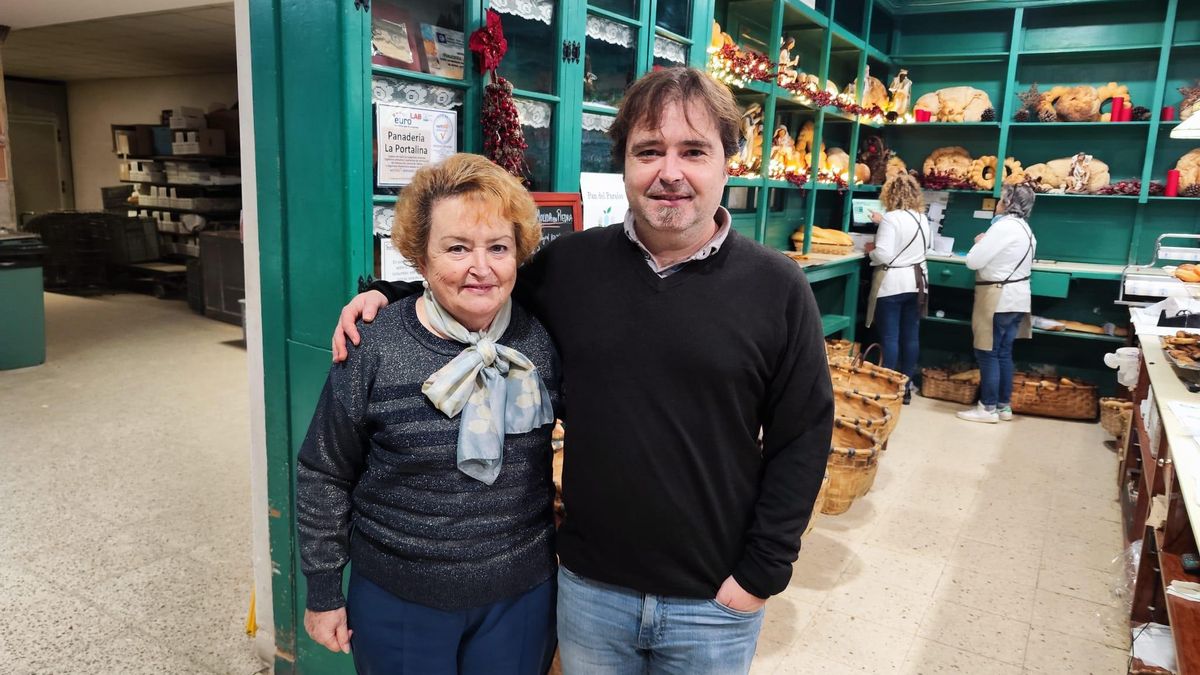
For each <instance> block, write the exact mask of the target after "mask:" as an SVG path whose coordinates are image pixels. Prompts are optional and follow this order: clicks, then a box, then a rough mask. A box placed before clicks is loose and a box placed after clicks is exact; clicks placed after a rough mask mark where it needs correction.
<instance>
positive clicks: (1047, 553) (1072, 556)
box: [1043, 532, 1124, 571]
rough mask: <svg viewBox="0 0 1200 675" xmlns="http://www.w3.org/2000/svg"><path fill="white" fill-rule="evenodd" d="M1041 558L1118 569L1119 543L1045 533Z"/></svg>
mask: <svg viewBox="0 0 1200 675" xmlns="http://www.w3.org/2000/svg"><path fill="white" fill-rule="evenodd" d="M1043 552H1044V553H1043V556H1044V557H1043V560H1045V561H1053V562H1060V563H1066V564H1068V565H1075V566H1077V567H1088V568H1091V569H1094V570H1101V571H1108V570H1115V569H1120V565H1121V562H1120V561H1121V559H1122V558H1123V556H1124V554H1123V553H1122V552H1121V546H1120V544H1119V543H1113V542H1110V541H1107V540H1106V541H1102V542H1100V541H1092V540H1089V539H1084V538H1081V537H1077V536H1071V535H1061V534H1058V533H1050V532H1047V533H1046V538H1045V548H1044V549H1043Z"/></svg>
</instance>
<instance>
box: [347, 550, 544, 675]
mask: <svg viewBox="0 0 1200 675" xmlns="http://www.w3.org/2000/svg"><path fill="white" fill-rule="evenodd" d="M554 586H555V580H554V579H553V578H550V579H547V580H546V581H544V582H542V583H541V584H539V585H537V586H535V587H533V588H532V589H530V590H528V591H526V592H524V593H522V594H521V595H518V596H516V597H512V598H507V599H505V600H500V601H498V602H493V603H492V604H490V605H483V606H481V607H472V608H470V609H464V610H457V611H446V610H440V609H433V608H432V607H426V606H425V605H419V604H417V603H415V602H408V601H405V600H402V599H400V598H398V597H396V596H395V595H393V594H391V593H389V592H388V591H387V590H385V589H383V588H381V587H379V586H378V585H376V584H375V583H373V582H372V581H371V580H369V579H367V578H366V577H364V576H362V575H361V574H355V573H354V570H353V569H351V571H350V592H349V593H348V594H347V597H346V613H347V619H348V623H349V627H350V630H352V631H354V635H353V636H352V637H351V638H350V654H351V656H353V657H354V669H355V670H356V671H357V672H358V673H359V675H405V674H408V673H412V674H413V675H427V674H432V675H459V674H460V673H461V674H467V673H479V674H480V675H483V674H484V673H487V674H491V673H505V674H506V675H543V673H545V672H546V671H547V670H548V669H549V668H550V660H551V659H552V658H553V657H554Z"/></svg>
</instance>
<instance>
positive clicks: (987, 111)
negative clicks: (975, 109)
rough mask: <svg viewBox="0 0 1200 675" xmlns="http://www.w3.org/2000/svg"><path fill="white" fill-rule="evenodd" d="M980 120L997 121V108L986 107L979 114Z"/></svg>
mask: <svg viewBox="0 0 1200 675" xmlns="http://www.w3.org/2000/svg"><path fill="white" fill-rule="evenodd" d="M979 121H981V122H995V121H996V109H995V108H984V110H983V113H982V114H981V115H980V116H979Z"/></svg>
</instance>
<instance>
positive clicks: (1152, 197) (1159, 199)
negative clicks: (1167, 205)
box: [1146, 195, 1200, 202]
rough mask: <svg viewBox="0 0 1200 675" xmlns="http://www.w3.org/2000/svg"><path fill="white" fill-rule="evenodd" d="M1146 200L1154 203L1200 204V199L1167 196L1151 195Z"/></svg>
mask: <svg viewBox="0 0 1200 675" xmlns="http://www.w3.org/2000/svg"><path fill="white" fill-rule="evenodd" d="M1146 199H1149V200H1150V201H1152V202H1177V201H1185V202H1200V197H1168V196H1166V195H1150V196H1148V197H1146Z"/></svg>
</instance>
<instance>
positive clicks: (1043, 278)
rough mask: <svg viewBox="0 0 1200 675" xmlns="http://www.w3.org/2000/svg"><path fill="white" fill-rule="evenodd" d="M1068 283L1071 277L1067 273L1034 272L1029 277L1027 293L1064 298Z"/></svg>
mask: <svg viewBox="0 0 1200 675" xmlns="http://www.w3.org/2000/svg"><path fill="white" fill-rule="evenodd" d="M1070 282H1071V275H1070V274H1069V273H1067V272H1043V271H1041V270H1034V271H1033V272H1032V273H1031V274H1030V277H1029V289H1030V290H1029V292H1030V293H1031V294H1033V295H1042V296H1046V297H1050V298H1065V297H1067V288H1068V286H1069V285H1070Z"/></svg>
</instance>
